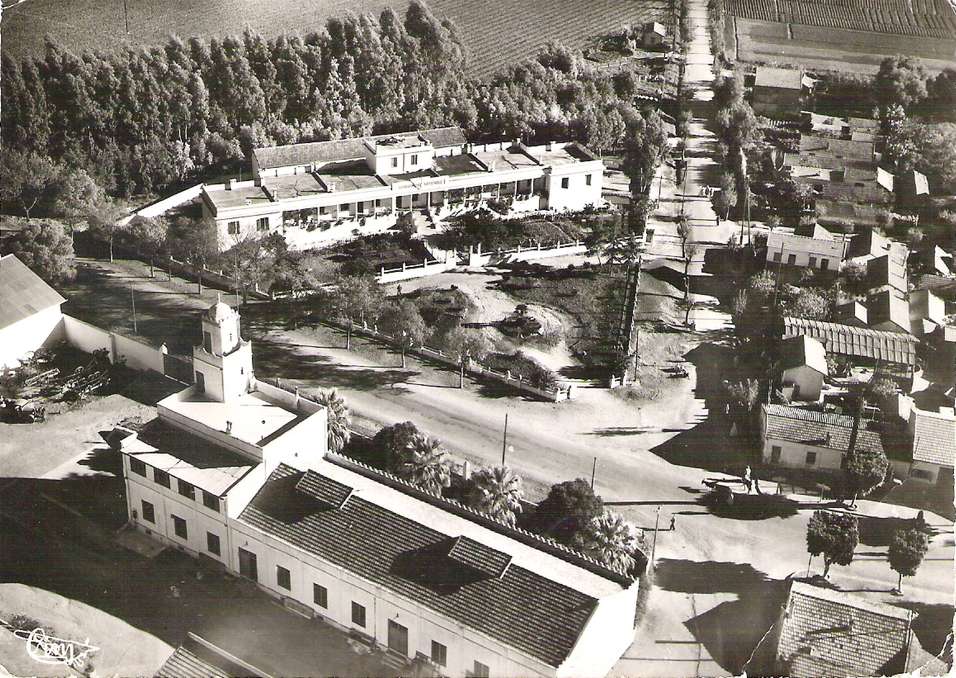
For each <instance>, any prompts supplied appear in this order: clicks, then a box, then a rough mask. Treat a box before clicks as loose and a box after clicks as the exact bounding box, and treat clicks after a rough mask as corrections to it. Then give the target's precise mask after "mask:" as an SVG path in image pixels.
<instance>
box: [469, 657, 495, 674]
mask: <svg viewBox="0 0 956 678" xmlns="http://www.w3.org/2000/svg"><path fill="white" fill-rule="evenodd" d="M471 675H473V676H474V677H475V678H488V677H489V676H490V675H491V669H490V668H488V665H487V664H482V663H481V662H480V661H478V660H477V659H476V660H475V670H474V671H472V672H471Z"/></svg>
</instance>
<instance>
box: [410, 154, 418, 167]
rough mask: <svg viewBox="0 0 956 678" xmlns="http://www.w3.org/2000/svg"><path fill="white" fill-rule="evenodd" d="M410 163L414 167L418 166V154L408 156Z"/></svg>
mask: <svg viewBox="0 0 956 678" xmlns="http://www.w3.org/2000/svg"><path fill="white" fill-rule="evenodd" d="M408 162H409V163H410V164H412V165H417V164H418V154H417V153H412V154H411V155H410V156H408Z"/></svg>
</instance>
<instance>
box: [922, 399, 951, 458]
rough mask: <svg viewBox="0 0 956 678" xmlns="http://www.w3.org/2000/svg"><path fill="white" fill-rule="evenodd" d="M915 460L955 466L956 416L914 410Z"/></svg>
mask: <svg viewBox="0 0 956 678" xmlns="http://www.w3.org/2000/svg"><path fill="white" fill-rule="evenodd" d="M913 416H914V417H915V419H916V421H915V422H914V423H915V427H914V431H913V461H923V462H927V463H930V464H937V465H939V466H948V467H949V468H953V466H954V461H956V418H953V417H952V416H946V415H943V414H937V413H935V412H927V411H925V410H918V409H917V410H913Z"/></svg>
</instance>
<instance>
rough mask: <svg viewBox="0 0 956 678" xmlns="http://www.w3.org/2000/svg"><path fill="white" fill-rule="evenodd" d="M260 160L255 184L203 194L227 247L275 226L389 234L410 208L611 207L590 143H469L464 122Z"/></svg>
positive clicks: (311, 238)
mask: <svg viewBox="0 0 956 678" xmlns="http://www.w3.org/2000/svg"><path fill="white" fill-rule="evenodd" d="M252 166H253V174H254V178H253V180H252V181H244V182H235V181H229V182H226V183H225V184H216V185H206V186H204V187H203V189H202V193H201V194H200V197H201V199H202V210H203V217H204V219H205V220H206V221H207V222H209V223H212V224H214V225H215V227H216V231H217V233H218V236H219V243H220V246H221V247H222V248H223V249H226V248H229V247H231V246H232V245H234V244H236V242H238V241H240V240H242V239H243V238H245V237H247V236H248V235H250V234H252V235H255V234H267V233H271V232H280V233H283V234H284V235H285V236H286V238H287V240H288V241H289V243H290V246H292V247H310V246H315V245H320V244H322V243H326V242H332V241H335V240H343V239H348V238H351V237H354V236H356V235H360V234H366V233H373V232H380V231H382V230H385V229H387V228H389V227H391V226H393V225H394V224H395V222H396V220H397V219H398V216H399V215H400V214H401V213H404V212H409V211H411V210H421V211H424V212H428V213H430V214H432V215H433V216H434V217H436V218H439V219H444V218H446V217H448V216H452V215H454V214H458V213H462V212H465V211H467V210H470V209H474V208H475V207H477V206H478V205H479V204H481V203H482V201H491V200H494V201H497V202H498V203H500V204H503V205H505V206H507V207H508V209H509V210H510V211H511V212H515V213H520V212H528V211H538V210H553V211H566V210H571V211H577V210H582V209H584V208H585V207H586V206H587V205H594V206H599V205H601V204H603V200H602V197H601V188H602V184H603V176H604V163H603V162H602V161H601V159H600V158H598V157H597V156H596V155H594V154H593V153H591V151H589V150H588V149H587V148H585V147H584V146H582V145H581V144H578V143H576V142H567V143H564V142H561V143H558V142H555V143H550V142H549V143H547V144H543V145H540V146H526V145H524V144H523V143H521V142H519V141H515V142H499V143H493V144H469V143H466V142H465V138H464V135H463V134H462V133H461V130H459V129H457V128H444V129H438V130H426V131H421V132H405V133H401V134H387V135H379V136H373V137H365V138H361V139H342V140H337V141H324V142H318V143H309V144H295V145H292V146H277V147H269V148H257V149H255V150H254V151H253V154H252Z"/></svg>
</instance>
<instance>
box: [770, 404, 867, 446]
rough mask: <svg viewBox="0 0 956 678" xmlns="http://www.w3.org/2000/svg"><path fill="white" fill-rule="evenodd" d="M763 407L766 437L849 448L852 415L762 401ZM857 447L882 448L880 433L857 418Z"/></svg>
mask: <svg viewBox="0 0 956 678" xmlns="http://www.w3.org/2000/svg"><path fill="white" fill-rule="evenodd" d="M763 408H764V411H765V412H766V418H767V438H774V439H776V440H789V441H791V442H795V443H803V444H805V445H813V446H816V447H824V448H827V449H830V450H837V451H838V452H841V453H845V452H846V451H847V450H848V449H849V448H850V434H851V432H852V430H853V417H848V416H846V415H844V414H836V413H833V412H818V411H816V410H808V409H805V408H801V407H790V406H788V405H764V406H763ZM856 449H857V450H858V451H874V452H875V451H880V452H883V440H882V437H881V436H880V434H879V432H877V431H871V430H869V429H867V427H866V422H860V428H859V431H857V438H856Z"/></svg>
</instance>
